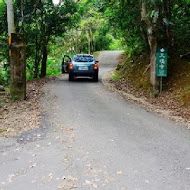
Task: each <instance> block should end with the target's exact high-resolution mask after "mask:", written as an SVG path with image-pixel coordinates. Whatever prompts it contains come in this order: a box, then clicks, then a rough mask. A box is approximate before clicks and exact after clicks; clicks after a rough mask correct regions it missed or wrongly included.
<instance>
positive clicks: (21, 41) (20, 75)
mask: <svg viewBox="0 0 190 190" xmlns="http://www.w3.org/2000/svg"><path fill="white" fill-rule="evenodd" d="M10 60H11V82H10V92H11V98H12V100H24V99H25V98H26V44H25V38H24V35H21V34H14V33H12V34H11V56H10Z"/></svg>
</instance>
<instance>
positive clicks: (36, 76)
mask: <svg viewBox="0 0 190 190" xmlns="http://www.w3.org/2000/svg"><path fill="white" fill-rule="evenodd" d="M35 47H36V48H35V49H36V52H35V53H36V54H35V62H34V78H38V73H39V69H38V66H39V55H38V52H39V48H38V39H37V36H36V44H35Z"/></svg>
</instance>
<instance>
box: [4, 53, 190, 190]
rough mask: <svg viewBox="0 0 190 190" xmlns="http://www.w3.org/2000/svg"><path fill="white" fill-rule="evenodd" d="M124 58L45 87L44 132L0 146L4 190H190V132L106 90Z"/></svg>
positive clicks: (107, 56) (106, 58)
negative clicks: (94, 76)
mask: <svg viewBox="0 0 190 190" xmlns="http://www.w3.org/2000/svg"><path fill="white" fill-rule="evenodd" d="M119 53H120V52H102V53H101V54H100V56H99V60H100V81H99V82H98V83H95V82H92V81H91V80H87V79H85V80H83V79H79V80H76V81H73V82H69V81H68V76H63V77H60V78H59V79H56V80H55V81H52V82H50V83H48V84H47V85H46V87H45V93H46V95H45V98H44V99H43V100H42V106H43V107H42V111H43V123H42V127H41V128H40V129H38V130H35V131H31V132H27V133H23V134H22V135H21V136H19V137H17V138H16V139H0V163H1V165H0V190H18V189H19V190H22V189H27V190H55V189H64V190H69V189H80V190H93V189H101V190H190V148H189V147H190V132H189V131H188V130H186V129H185V128H184V127H181V126H178V125H177V124H175V123H174V122H171V121H168V120H165V119H163V118H161V117H159V116H158V115H156V114H155V113H151V112H147V111H146V110H144V109H142V108H140V107H138V106H137V105H134V104H131V103H128V102H125V101H124V100H123V99H122V98H121V97H120V96H119V95H118V94H116V93H113V92H109V91H106V90H105V89H104V87H103V85H102V83H101V78H102V76H103V75H105V74H106V73H107V72H108V71H109V70H111V69H112V67H113V66H114V64H115V62H116V57H117V56H118V55H119Z"/></svg>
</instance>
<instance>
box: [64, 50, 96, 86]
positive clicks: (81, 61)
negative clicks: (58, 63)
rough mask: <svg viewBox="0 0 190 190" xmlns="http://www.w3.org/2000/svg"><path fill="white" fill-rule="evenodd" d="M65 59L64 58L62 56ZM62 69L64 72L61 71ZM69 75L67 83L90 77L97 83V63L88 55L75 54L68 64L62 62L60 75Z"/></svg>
mask: <svg viewBox="0 0 190 190" xmlns="http://www.w3.org/2000/svg"><path fill="white" fill-rule="evenodd" d="M64 57H65V58H66V56H64ZM63 68H64V71H63ZM67 72H68V73H69V81H72V80H74V79H75V77H79V76H80V77H81V76H82V77H83V76H84V77H86V76H87V77H92V79H93V80H94V81H96V82H97V81H98V72H99V67H98V61H96V60H95V58H94V56H93V55H90V54H76V55H74V56H73V58H72V59H71V61H70V62H68V61H63V64H62V73H67Z"/></svg>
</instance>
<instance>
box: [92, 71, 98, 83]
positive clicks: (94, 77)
mask: <svg viewBox="0 0 190 190" xmlns="http://www.w3.org/2000/svg"><path fill="white" fill-rule="evenodd" d="M93 81H94V82H98V73H95V74H94V76H93Z"/></svg>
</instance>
